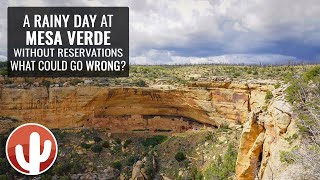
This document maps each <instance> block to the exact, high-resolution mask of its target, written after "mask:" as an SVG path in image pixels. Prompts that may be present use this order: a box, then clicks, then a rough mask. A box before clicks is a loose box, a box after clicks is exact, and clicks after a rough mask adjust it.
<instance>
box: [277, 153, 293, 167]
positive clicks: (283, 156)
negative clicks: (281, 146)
mask: <svg viewBox="0 0 320 180" xmlns="http://www.w3.org/2000/svg"><path fill="white" fill-rule="evenodd" d="M280 161H281V162H285V163H288V164H291V163H293V162H294V159H293V155H292V153H291V152H286V151H281V152H280Z"/></svg>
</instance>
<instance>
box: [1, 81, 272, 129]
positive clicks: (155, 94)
mask: <svg viewBox="0 0 320 180" xmlns="http://www.w3.org/2000/svg"><path fill="white" fill-rule="evenodd" d="M272 88H273V86H272V85H268V84H258V83H255V84H254V83H252V84H250V83H239V82H198V83H191V84H189V85H188V86H187V87H185V88H181V89H171V90H162V89H155V88H139V87H98V86H68V87H51V88H46V87H32V88H29V89H18V88H7V87H4V86H2V87H1V88H0V109H1V111H0V116H2V117H10V118H14V119H17V120H19V121H20V122H21V123H24V122H37V123H41V124H44V125H45V126H47V127H50V128H68V127H96V126H100V127H101V126H102V127H106V128H110V129H111V130H136V129H148V128H151V129H152V128H153V129H155V128H156V125H159V124H166V123H167V124H168V127H171V126H172V123H171V124H170V123H169V120H171V121H175V124H179V125H177V126H175V127H173V128H174V130H176V131H179V129H181V128H182V129H183V128H185V129H188V128H191V126H192V125H190V122H198V123H201V124H208V125H214V126H222V125H229V124H242V123H244V122H245V121H246V119H247V116H248V113H249V112H250V111H251V110H252V109H254V108H256V107H262V106H263V104H264V97H265V93H266V91H268V90H270V89H272ZM185 121H188V123H184V122H185ZM160 128H166V127H160Z"/></svg>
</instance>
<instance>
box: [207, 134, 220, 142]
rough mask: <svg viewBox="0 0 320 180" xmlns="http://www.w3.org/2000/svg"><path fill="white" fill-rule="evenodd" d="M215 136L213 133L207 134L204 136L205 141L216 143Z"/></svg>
mask: <svg viewBox="0 0 320 180" xmlns="http://www.w3.org/2000/svg"><path fill="white" fill-rule="evenodd" d="M217 139H218V138H217V136H216V135H215V134H214V132H209V133H208V134H207V135H206V136H205V140H206V141H212V142H216V141H217Z"/></svg>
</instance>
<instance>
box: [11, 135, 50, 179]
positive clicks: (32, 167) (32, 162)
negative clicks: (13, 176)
mask: <svg viewBox="0 0 320 180" xmlns="http://www.w3.org/2000/svg"><path fill="white" fill-rule="evenodd" d="M15 152H16V159H17V161H18V163H19V165H20V166H21V167H22V168H23V169H25V170H28V171H29V175H38V174H40V163H41V162H45V161H46V160H47V159H48V158H49V156H50V153H51V141H50V140H46V141H45V142H44V147H43V152H42V154H40V135H39V134H38V133H37V132H33V133H31V135H30V143H29V163H28V162H27V161H26V160H25V158H24V155H23V147H22V146H21V145H20V144H19V145H17V146H16V148H15Z"/></svg>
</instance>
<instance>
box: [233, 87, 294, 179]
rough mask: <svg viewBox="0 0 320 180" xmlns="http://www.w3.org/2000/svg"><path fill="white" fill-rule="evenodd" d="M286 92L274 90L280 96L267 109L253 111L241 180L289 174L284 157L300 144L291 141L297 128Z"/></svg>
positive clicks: (240, 158)
mask: <svg viewBox="0 0 320 180" xmlns="http://www.w3.org/2000/svg"><path fill="white" fill-rule="evenodd" d="M284 89H285V88H280V89H278V90H275V91H273V94H274V95H275V96H276V97H275V98H273V99H272V101H271V102H270V103H269V105H268V107H267V110H264V111H263V110H258V109H257V110H256V111H255V112H251V113H250V115H249V117H248V121H247V122H246V123H245V124H244V129H243V132H242V136H241V140H240V141H241V142H240V147H239V152H238V159H237V165H236V176H237V179H239V180H241V179H254V178H256V177H258V178H259V179H279V178H280V176H281V174H282V173H284V172H285V171H286V167H285V166H284V165H283V163H281V162H280V154H281V151H288V150H290V149H291V148H293V147H294V146H295V145H296V144H297V142H289V141H288V140H287V139H288V138H290V137H292V135H293V134H295V133H296V132H297V129H296V126H295V123H294V119H293V117H292V114H293V112H292V107H291V105H290V104H289V103H288V102H286V100H285V98H284V92H283V90H284ZM280 179H281V178H280Z"/></svg>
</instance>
